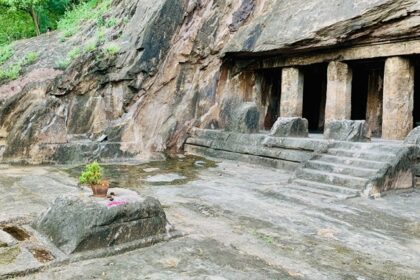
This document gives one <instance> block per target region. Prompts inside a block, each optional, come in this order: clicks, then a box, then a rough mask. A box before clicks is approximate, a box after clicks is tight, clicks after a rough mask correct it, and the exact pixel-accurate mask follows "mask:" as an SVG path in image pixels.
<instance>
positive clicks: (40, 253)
mask: <svg viewBox="0 0 420 280" xmlns="http://www.w3.org/2000/svg"><path fill="white" fill-rule="evenodd" d="M29 251H30V252H31V253H32V255H33V256H34V257H35V258H36V259H37V260H38V261H39V262H41V263H47V262H50V261H52V260H54V256H53V255H52V254H51V253H50V252H49V251H47V250H45V249H42V248H33V249H29Z"/></svg>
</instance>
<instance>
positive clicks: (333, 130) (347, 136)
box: [324, 120, 370, 142]
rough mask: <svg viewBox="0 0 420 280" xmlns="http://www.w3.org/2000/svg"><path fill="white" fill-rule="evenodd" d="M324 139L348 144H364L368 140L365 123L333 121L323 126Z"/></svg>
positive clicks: (368, 135)
mask: <svg viewBox="0 0 420 280" xmlns="http://www.w3.org/2000/svg"><path fill="white" fill-rule="evenodd" d="M324 138H325V139H332V140H337V141H349V142H366V141H369V140H370V132H369V128H368V126H367V125H366V121H363V120H361V121H353V120H334V121H329V122H327V123H326V125H325V131H324Z"/></svg>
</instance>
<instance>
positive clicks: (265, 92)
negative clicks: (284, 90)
mask: <svg viewBox="0 0 420 280" xmlns="http://www.w3.org/2000/svg"><path fill="white" fill-rule="evenodd" d="M260 75H261V104H262V106H263V110H264V111H263V112H264V114H263V115H262V117H263V118H264V119H263V124H262V126H263V129H264V130H270V129H271V128H272V127H273V125H274V123H275V122H276V121H277V118H278V117H279V116H280V95H281V69H277V68H274V69H267V70H261V72H260Z"/></svg>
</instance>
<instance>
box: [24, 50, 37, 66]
mask: <svg viewBox="0 0 420 280" xmlns="http://www.w3.org/2000/svg"><path fill="white" fill-rule="evenodd" d="M37 60H38V54H37V53H36V52H30V53H28V54H26V56H25V59H24V65H30V64H33V63H35V61H37Z"/></svg>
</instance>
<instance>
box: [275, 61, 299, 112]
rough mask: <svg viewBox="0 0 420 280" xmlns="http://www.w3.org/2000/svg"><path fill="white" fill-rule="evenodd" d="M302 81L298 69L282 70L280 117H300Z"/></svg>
mask: <svg viewBox="0 0 420 280" xmlns="http://www.w3.org/2000/svg"><path fill="white" fill-rule="evenodd" d="M303 79H304V77H303V73H302V72H301V71H300V70H299V69H298V68H293V67H289V68H283V70H282V82H281V99H280V116H281V117H302V110H303V81H304V80H303Z"/></svg>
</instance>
